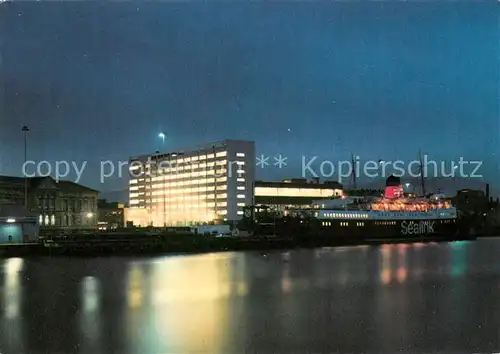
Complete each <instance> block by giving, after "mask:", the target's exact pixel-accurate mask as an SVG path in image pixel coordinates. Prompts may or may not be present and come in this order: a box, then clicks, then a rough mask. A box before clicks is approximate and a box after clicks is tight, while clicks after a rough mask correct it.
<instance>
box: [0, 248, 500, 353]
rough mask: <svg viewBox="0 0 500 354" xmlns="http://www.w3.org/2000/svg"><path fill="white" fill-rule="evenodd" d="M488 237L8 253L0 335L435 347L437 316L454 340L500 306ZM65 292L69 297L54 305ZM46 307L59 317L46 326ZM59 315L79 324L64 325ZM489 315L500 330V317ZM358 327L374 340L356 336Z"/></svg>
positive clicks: (279, 347) (240, 345)
mask: <svg viewBox="0 0 500 354" xmlns="http://www.w3.org/2000/svg"><path fill="white" fill-rule="evenodd" d="M478 245H481V243H449V244H446V243H445V244H418V243H417V244H394V245H392V244H391V245H382V246H379V247H373V246H370V247H367V246H363V247H343V248H323V249H316V250H295V251H288V252H270V253H266V254H262V253H259V252H245V253H236V252H228V253H217V254H205V255H190V256H176V257H158V258H151V259H140V260H138V259H137V260H136V259H125V258H113V259H111V258H110V259H100V260H79V259H62V258H54V259H44V260H22V259H9V260H4V261H1V262H0V267H1V269H2V273H1V274H0V281H1V282H0V284H1V289H0V291H1V297H0V299H1V302H2V303H1V305H2V306H1V307H0V310H1V314H2V316H1V318H0V330H2V333H3V334H5V333H7V334H9V335H8V338H9V339H8V340H7V339H6V338H7V337H5V336H4V335H2V336H0V352H2V353H3V352H8V350H7V349H11V350H10V351H12V352H20V351H24V352H40V348H42V349H43V350H46V351H48V352H65V353H66V352H67V353H73V352H80V353H89V352H92V353H107V352H123V353H139V352H140V353H160V352H168V353H180V352H211V353H227V352H234V353H242V352H247V351H248V352H287V353H288V352H293V351H294V350H295V351H297V350H298V349H300V348H302V347H304V346H307V347H308V348H311V351H315V352H334V351H337V352H338V351H341V352H360V351H365V352H366V351H372V352H373V351H379V352H380V351H387V350H394V349H400V348H402V347H401V345H402V343H403V342H404V343H420V344H418V345H421V346H422V348H424V347H425V348H427V349H435V348H434V347H433V346H432V345H433V344H432V343H434V342H435V341H434V342H431V341H430V340H429V341H427V340H426V339H424V340H423V342H422V337H421V336H418V338H417V337H416V334H419V333H422V331H427V330H426V328H427V326H429V323H439V322H440V321H441V323H444V324H445V325H443V326H441V327H440V326H439V325H437V327H436V326H434V327H432V331H433V332H431V333H428V332H426V333H427V336H430V337H431V338H437V337H439V336H445V337H446V336H448V337H447V338H450V337H449V336H450V335H451V334H449V333H450V332H448V330H450V329H453V333H462V332H464V331H469V332H471V331H474V327H473V325H478V323H479V324H481V323H480V322H481V321H482V318H481V317H475V315H474V314H473V313H471V312H467V311H468V309H469V308H473V309H474V311H477V312H478V313H480V315H481V316H485V313H488V312H485V311H487V309H486V306H487V305H485V304H483V303H482V302H481V301H487V298H486V300H485V297H484V296H483V295H484V294H486V293H485V292H484V286H482V285H481V284H480V283H478V279H477V278H476V275H477V274H479V272H482V273H481V274H482V275H483V278H481V279H484V277H487V276H488V274H489V276H492V274H493V273H492V272H498V274H497V273H494V275H495V279H496V276H497V275H500V269H499V268H498V266H494V264H495V263H494V262H496V256H495V255H494V254H495V252H492V249H494V248H495V247H496V249H497V250H500V240H499V241H498V242H497V244H492V243H491V242H490V243H487V244H486V246H484V249H480V248H478V247H479V246H478ZM55 270H60V271H57V272H56V271H55ZM488 272H489V273H488ZM47 274H53V276H52V277H47ZM34 284H35V285H36V287H35V288H34V287H33V286H34ZM45 284H46V285H47V286H45ZM478 284H479V285H478ZM27 289H30V290H29V291H28V290H27ZM34 289H36V291H34ZM476 289H478V290H477V291H479V290H480V289H483V290H481V291H482V293H476V292H475V291H476ZM55 296H58V297H57V299H58V300H57V301H60V303H57V304H56V306H54V307H51V304H52V303H53V301H54V300H53V299H54V297H55ZM455 304H456V305H458V304H460V308H457V306H455ZM464 304H471V305H467V306H465V305H464ZM45 308H51V311H52V312H51V313H50V317H49V318H46V317H43V318H44V322H43V323H41V324H37V323H38V322H37V321H38V319H39V318H40V315H39V311H40V309H45ZM489 308H490V309H494V308H495V307H494V306H493V305H491V304H490V306H489ZM37 311H38V312H37ZM464 311H465V312H464ZM490 312H491V311H490ZM429 316H430V317H429ZM436 316H440V317H436ZM50 318H55V319H56V320H55V321H49V319H50ZM57 319H64V320H65V321H66V322H67V325H64V324H63V325H62V326H61V327H55V326H59V325H60V323H61V322H60V320H59V321H58V320H57ZM497 319H498V320H497ZM74 321H76V325H75V326H74V325H72V323H73V322H74ZM429 321H430V322H429ZM450 321H452V322H450ZM489 321H490V325H491V326H492V328H493V327H495V326H496V327H495V328H497V327H498V326H500V316H498V317H491V316H490V317H489ZM338 323H341V324H342V325H341V326H340V325H337V324H338ZM469 324H471V325H469ZM472 324H473V325H472ZM37 326H40V327H37ZM32 328H36V330H34V329H32ZM475 328H477V327H475ZM482 328H483V331H484V327H482ZM27 329H28V330H27ZM61 330H62V331H63V332H64V336H59V335H57V336H56V335H54V333H55V332H57V331H59V332H60V331H61ZM469 332H468V333H469ZM493 332H494V330H491V331H490V332H487V334H491V336H492V337H491V338H497V337H495V336H496V334H495V333H493ZM356 333H365V335H364V339H360V340H359V341H353V340H350V339H349V338H350V337H349V336H351V335H353V334H356ZM306 334H307V335H306ZM461 341H462V338H461V337H460V336H459V335H458V334H457V336H456V337H453V342H455V343H457V342H461ZM450 343H452V342H451V341H450ZM461 343H462V344H463V345H465V344H466V343H465V342H463V341H462V342H461ZM464 343H465V344H464ZM486 343H488V342H487V341H486ZM44 348H45V349H44ZM75 348H77V349H75ZM470 348H472V347H470ZM370 349H373V350H370ZM299 351H300V350H299ZM423 351H426V350H423Z"/></svg>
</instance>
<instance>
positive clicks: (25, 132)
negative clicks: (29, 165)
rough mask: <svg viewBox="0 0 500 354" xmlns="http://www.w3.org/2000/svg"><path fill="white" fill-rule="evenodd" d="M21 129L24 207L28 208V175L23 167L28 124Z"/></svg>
mask: <svg viewBox="0 0 500 354" xmlns="http://www.w3.org/2000/svg"><path fill="white" fill-rule="evenodd" d="M21 131H22V132H23V133H24V164H23V172H24V207H25V208H26V209H27V208H28V176H27V175H26V171H24V168H25V167H26V161H27V160H28V153H27V146H28V132H29V131H30V130H29V128H28V126H26V125H23V127H22V128H21Z"/></svg>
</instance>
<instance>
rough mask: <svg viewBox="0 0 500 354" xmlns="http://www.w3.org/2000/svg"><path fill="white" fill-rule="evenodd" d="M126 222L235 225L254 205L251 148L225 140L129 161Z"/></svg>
mask: <svg viewBox="0 0 500 354" xmlns="http://www.w3.org/2000/svg"><path fill="white" fill-rule="evenodd" d="M129 167H130V182H129V202H130V208H129V209H128V211H127V215H126V220H127V221H132V222H133V223H134V225H140V226H146V225H153V226H164V225H166V226H174V225H175V226H179V225H192V224H199V223H205V222H212V221H214V220H220V221H237V220H239V219H240V218H241V217H242V215H243V208H244V206H245V205H252V204H253V202H254V196H253V184H254V175H255V144H254V142H253V141H243V140H224V141H220V142H216V143H210V144H206V145H202V146H197V147H193V148H190V149H185V150H177V151H171V152H168V153H156V154H152V155H143V156H138V157H133V158H130V161H129Z"/></svg>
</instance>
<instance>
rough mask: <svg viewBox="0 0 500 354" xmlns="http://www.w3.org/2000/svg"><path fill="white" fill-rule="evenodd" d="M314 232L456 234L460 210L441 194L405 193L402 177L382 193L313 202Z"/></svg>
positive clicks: (374, 235)
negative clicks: (412, 195)
mask: <svg viewBox="0 0 500 354" xmlns="http://www.w3.org/2000/svg"><path fill="white" fill-rule="evenodd" d="M314 207H315V208H316V210H315V212H314V218H313V220H314V223H313V227H314V228H315V232H314V233H315V234H317V235H321V236H327V235H331V236H334V237H343V236H344V237H349V238H360V239H382V238H383V239H388V238H389V239H390V238H394V239H409V238H416V239H421V238H426V237H439V236H442V237H445V238H450V237H454V236H455V235H456V234H457V233H458V226H457V211H456V208H455V207H453V206H452V205H451V203H450V202H449V201H448V200H446V198H445V196H444V195H442V194H434V195H431V196H430V197H420V198H418V197H405V196H404V194H403V188H402V185H401V184H400V183H399V178H397V177H393V176H391V177H389V178H388V179H387V183H386V188H385V193H384V195H383V196H380V197H354V196H346V195H344V196H342V197H340V198H336V199H330V200H321V201H317V202H315V204H314Z"/></svg>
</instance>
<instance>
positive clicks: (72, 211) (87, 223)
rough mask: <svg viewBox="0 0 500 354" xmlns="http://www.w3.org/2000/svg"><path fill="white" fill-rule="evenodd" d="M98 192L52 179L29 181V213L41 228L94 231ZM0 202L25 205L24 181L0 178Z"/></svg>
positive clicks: (16, 178)
mask: <svg viewBox="0 0 500 354" xmlns="http://www.w3.org/2000/svg"><path fill="white" fill-rule="evenodd" d="M98 194H99V192H98V191H96V190H94V189H91V188H88V187H85V186H83V185H81V184H78V183H74V182H71V181H61V180H60V181H56V180H54V179H53V178H52V177H31V178H28V210H29V211H30V212H33V213H36V214H37V215H38V218H39V224H40V227H42V228H69V229H83V228H94V227H95V225H96V223H97V215H96V213H97V196H98ZM0 202H4V203H5V202H7V203H13V204H18V205H24V177H11V176H0Z"/></svg>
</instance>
